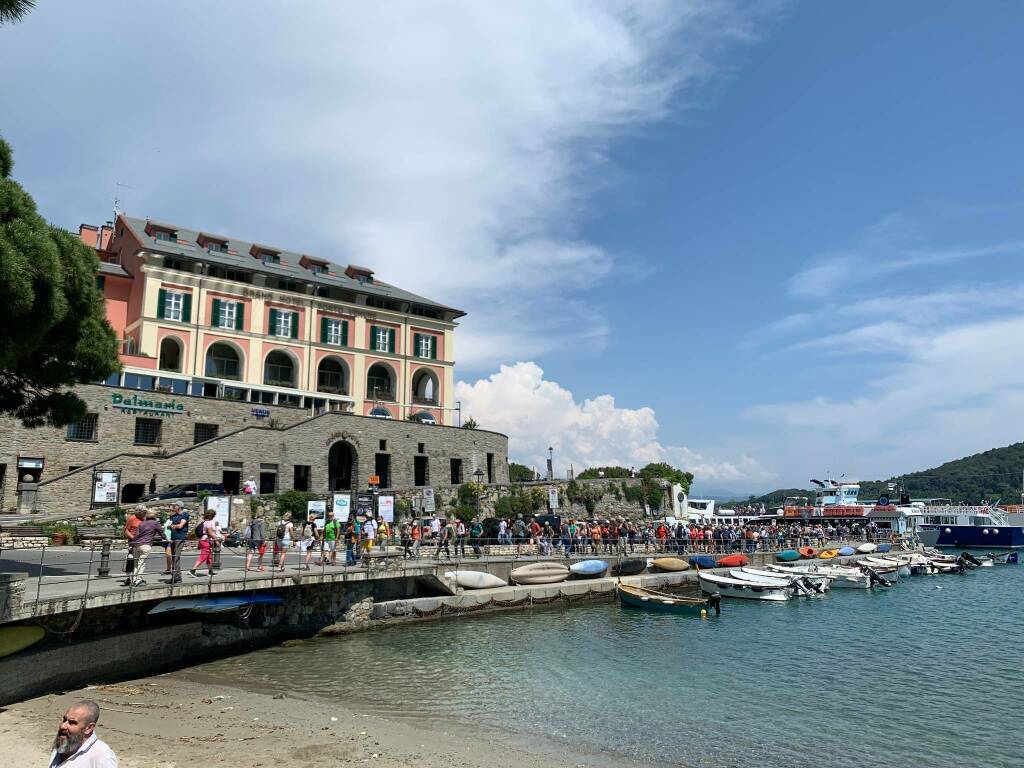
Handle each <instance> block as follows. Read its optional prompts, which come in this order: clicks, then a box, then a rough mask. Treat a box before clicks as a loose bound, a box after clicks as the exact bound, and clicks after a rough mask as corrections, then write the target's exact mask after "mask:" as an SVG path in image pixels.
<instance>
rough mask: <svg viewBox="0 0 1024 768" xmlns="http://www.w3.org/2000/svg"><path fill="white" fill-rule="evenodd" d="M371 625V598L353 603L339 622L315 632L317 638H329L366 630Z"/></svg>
mask: <svg viewBox="0 0 1024 768" xmlns="http://www.w3.org/2000/svg"><path fill="white" fill-rule="evenodd" d="M372 623H373V598H372V597H367V598H365V599H363V600H360V601H359V602H358V603H353V604H352V605H350V606H349V608H348V610H347V611H345V615H344V616H342V618H341V621H338V622H335V623H334V624H331V625H330V626H327V627H324V628H323V629H321V630H320V631H319V632H317V637H330V636H332V635H347V634H349V633H350V632H358V631H360V630H363V629H366V628H367V627H369V626H370V625H371V624H372Z"/></svg>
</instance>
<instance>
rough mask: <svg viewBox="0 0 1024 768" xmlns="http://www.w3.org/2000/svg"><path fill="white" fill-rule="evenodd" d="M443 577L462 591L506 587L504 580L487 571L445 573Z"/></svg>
mask: <svg viewBox="0 0 1024 768" xmlns="http://www.w3.org/2000/svg"><path fill="white" fill-rule="evenodd" d="M444 577H445V578H446V579H448V580H449V581H454V582H455V583H456V584H458V585H459V586H460V587H462V588H463V589H491V588H493V587H504V586H506V582H505V580H504V579H502V578H499V577H497V576H495V575H494V574H493V573H488V572H487V571H463V570H458V571H446V572H445V574H444Z"/></svg>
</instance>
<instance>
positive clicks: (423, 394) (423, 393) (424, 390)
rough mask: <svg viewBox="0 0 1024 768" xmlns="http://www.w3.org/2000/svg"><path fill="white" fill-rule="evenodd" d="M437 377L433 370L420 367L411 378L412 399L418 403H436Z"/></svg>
mask: <svg viewBox="0 0 1024 768" xmlns="http://www.w3.org/2000/svg"><path fill="white" fill-rule="evenodd" d="M437 392H438V387H437V377H436V376H435V375H434V372H433V371H430V370H426V369H421V370H419V371H416V375H414V376H413V378H412V401H413V402H414V403H416V404H418V405H437Z"/></svg>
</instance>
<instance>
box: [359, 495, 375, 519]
mask: <svg viewBox="0 0 1024 768" xmlns="http://www.w3.org/2000/svg"><path fill="white" fill-rule="evenodd" d="M356 517H361V518H363V519H364V520H365V519H366V518H370V517H373V494H372V493H360V494H358V495H357V496H356Z"/></svg>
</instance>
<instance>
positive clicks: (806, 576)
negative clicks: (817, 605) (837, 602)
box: [730, 565, 832, 594]
mask: <svg viewBox="0 0 1024 768" xmlns="http://www.w3.org/2000/svg"><path fill="white" fill-rule="evenodd" d="M769 567H771V566H769ZM771 568H772V569H771V570H767V569H764V568H752V567H751V566H749V565H747V566H744V567H743V568H740V569H739V574H738V575H737V573H736V572H735V571H732V572H730V573H731V574H732V575H733V576H736V578H740V579H743V578H749V579H753V580H757V579H759V578H769V579H777V578H779V577H780V576H781V577H783V578H787V579H790V580H793V579H796V580H798V581H799V582H800V583H801V584H802V585H803V586H805V587H807V588H808V590H809V591H810V592H814V593H819V594H820V593H822V592H828V588H829V585H830V584H831V582H832V578H831V576H829V575H828V574H827V573H819V572H817V571H816V570H814V566H810V567H808V568H801V569H797V568H786V567H783V566H781V565H780V566H775V567H771Z"/></svg>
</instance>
